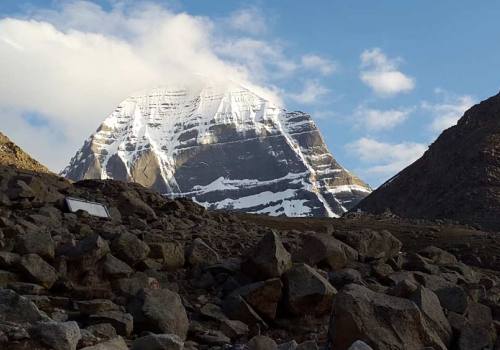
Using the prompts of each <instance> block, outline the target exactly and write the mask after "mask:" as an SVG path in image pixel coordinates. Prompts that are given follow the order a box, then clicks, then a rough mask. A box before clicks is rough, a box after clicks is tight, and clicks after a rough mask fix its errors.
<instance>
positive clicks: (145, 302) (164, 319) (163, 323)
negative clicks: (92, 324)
mask: <svg viewBox="0 0 500 350" xmlns="http://www.w3.org/2000/svg"><path fill="white" fill-rule="evenodd" d="M127 308H128V310H129V312H130V313H131V314H132V315H133V316H134V325H135V326H136V327H137V330H139V331H140V330H145V331H151V332H157V333H169V334H175V335H177V336H179V337H180V338H181V339H183V340H184V339H186V335H187V331H188V328H189V320H188V317H187V314H186V309H185V308H184V305H183V304H182V300H181V297H180V296H179V294H177V293H175V292H172V291H170V290H168V289H142V290H141V291H140V292H139V293H137V295H136V296H135V297H134V298H133V299H132V300H131V302H130V303H129V304H128V307H127Z"/></svg>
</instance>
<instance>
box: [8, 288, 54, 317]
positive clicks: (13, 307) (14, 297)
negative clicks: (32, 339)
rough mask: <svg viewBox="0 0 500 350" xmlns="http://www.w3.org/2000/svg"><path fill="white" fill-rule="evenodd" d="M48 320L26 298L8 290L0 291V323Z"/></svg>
mask: <svg viewBox="0 0 500 350" xmlns="http://www.w3.org/2000/svg"><path fill="white" fill-rule="evenodd" d="M44 320H45V321H47V320H49V318H48V317H47V315H45V314H44V313H43V312H41V311H40V310H39V309H38V308H37V307H36V305H35V304H34V303H33V302H31V301H30V300H29V299H28V298H26V297H23V296H20V295H19V294H17V293H16V292H14V291H13V290H10V289H0V321H6V322H13V323H19V324H23V323H35V322H39V321H44Z"/></svg>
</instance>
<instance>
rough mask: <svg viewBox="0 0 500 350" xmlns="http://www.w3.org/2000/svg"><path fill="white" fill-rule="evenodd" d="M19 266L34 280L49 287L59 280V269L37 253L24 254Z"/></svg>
mask: <svg viewBox="0 0 500 350" xmlns="http://www.w3.org/2000/svg"><path fill="white" fill-rule="evenodd" d="M19 267H20V269H21V270H22V271H23V272H24V273H25V274H26V275H27V276H28V277H29V278H30V279H31V280H32V281H33V282H35V283H37V284H40V285H42V286H44V287H45V288H47V289H50V288H51V287H52V286H53V285H54V283H55V282H56V281H57V271H56V270H55V269H54V268H53V267H52V266H51V265H49V264H48V263H47V262H45V260H43V259H42V258H41V257H39V256H38V255H36V254H27V255H24V256H23V257H22V258H21V261H20V263H19Z"/></svg>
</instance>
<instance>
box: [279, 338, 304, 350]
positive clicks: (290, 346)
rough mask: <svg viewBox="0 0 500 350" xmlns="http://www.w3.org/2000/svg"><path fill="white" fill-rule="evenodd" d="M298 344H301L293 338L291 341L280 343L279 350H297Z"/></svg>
mask: <svg viewBox="0 0 500 350" xmlns="http://www.w3.org/2000/svg"><path fill="white" fill-rule="evenodd" d="M297 346H299V344H297V342H296V341H295V340H291V341H289V342H286V343H282V344H280V345H278V350H295V349H297Z"/></svg>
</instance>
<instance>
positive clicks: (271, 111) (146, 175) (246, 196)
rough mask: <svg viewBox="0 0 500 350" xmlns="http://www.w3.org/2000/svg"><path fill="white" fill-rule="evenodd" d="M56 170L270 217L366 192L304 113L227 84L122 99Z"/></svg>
mask: <svg viewBox="0 0 500 350" xmlns="http://www.w3.org/2000/svg"><path fill="white" fill-rule="evenodd" d="M62 175H63V176H65V177H67V178H69V179H72V180H83V179H115V180H121V181H134V182H137V183H140V184H142V185H144V186H146V187H150V188H153V189H155V190H157V191H158V192H160V193H162V194H166V195H168V196H174V197H179V196H185V197H189V198H192V199H194V200H195V201H197V202H198V203H201V204H203V205H204V206H206V207H207V208H210V209H231V210H236V211H243V212H251V213H263V214H269V215H273V216H278V215H287V216H338V215H341V214H343V213H344V212H345V211H346V210H348V209H350V208H352V207H353V206H354V205H355V204H356V203H357V202H359V200H360V199H362V198H363V197H365V196H366V195H367V194H368V193H369V192H370V191H371V190H370V188H369V187H368V186H367V185H366V184H365V183H363V182H362V181H361V180H359V179H358V178H357V177H355V176H354V175H352V174H350V173H349V172H348V171H346V170H345V169H343V168H342V167H341V166H340V165H339V164H338V163H337V162H336V161H335V159H334V158H333V156H332V155H331V153H330V152H329V151H328V149H327V147H326V145H325V143H324V141H323V139H322V137H321V134H320V132H319V130H318V128H317V127H316V125H315V124H314V122H313V120H312V119H311V117H310V116H309V115H307V114H305V113H302V112H293V113H288V112H286V111H284V110H282V109H280V108H278V107H277V106H275V105H273V104H272V103H270V102H268V101H266V100H264V99H262V98H260V97H258V96H257V95H255V94H253V93H252V92H250V91H248V90H247V89H245V88H243V87H241V86H237V85H235V84H232V83H230V84H225V83H224V84H222V83H220V84H219V83H203V84H202V86H200V87H198V88H190V89H173V88H162V89H155V90H152V91H150V92H149V93H147V94H144V95H138V96H132V97H130V98H128V99H127V100H125V101H124V102H122V103H121V104H120V105H119V106H118V107H117V109H116V110H115V111H114V112H113V113H112V114H111V115H110V116H109V117H108V118H107V119H106V120H105V121H104V123H103V124H102V125H101V126H100V127H99V129H98V130H97V132H96V133H95V134H94V135H92V136H91V137H90V138H89V139H88V140H87V141H85V144H84V145H83V147H82V148H81V149H80V150H79V151H78V152H77V154H76V155H75V157H74V158H73V159H72V160H71V163H70V164H69V165H68V167H67V168H66V169H64V171H63V172H62Z"/></svg>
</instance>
